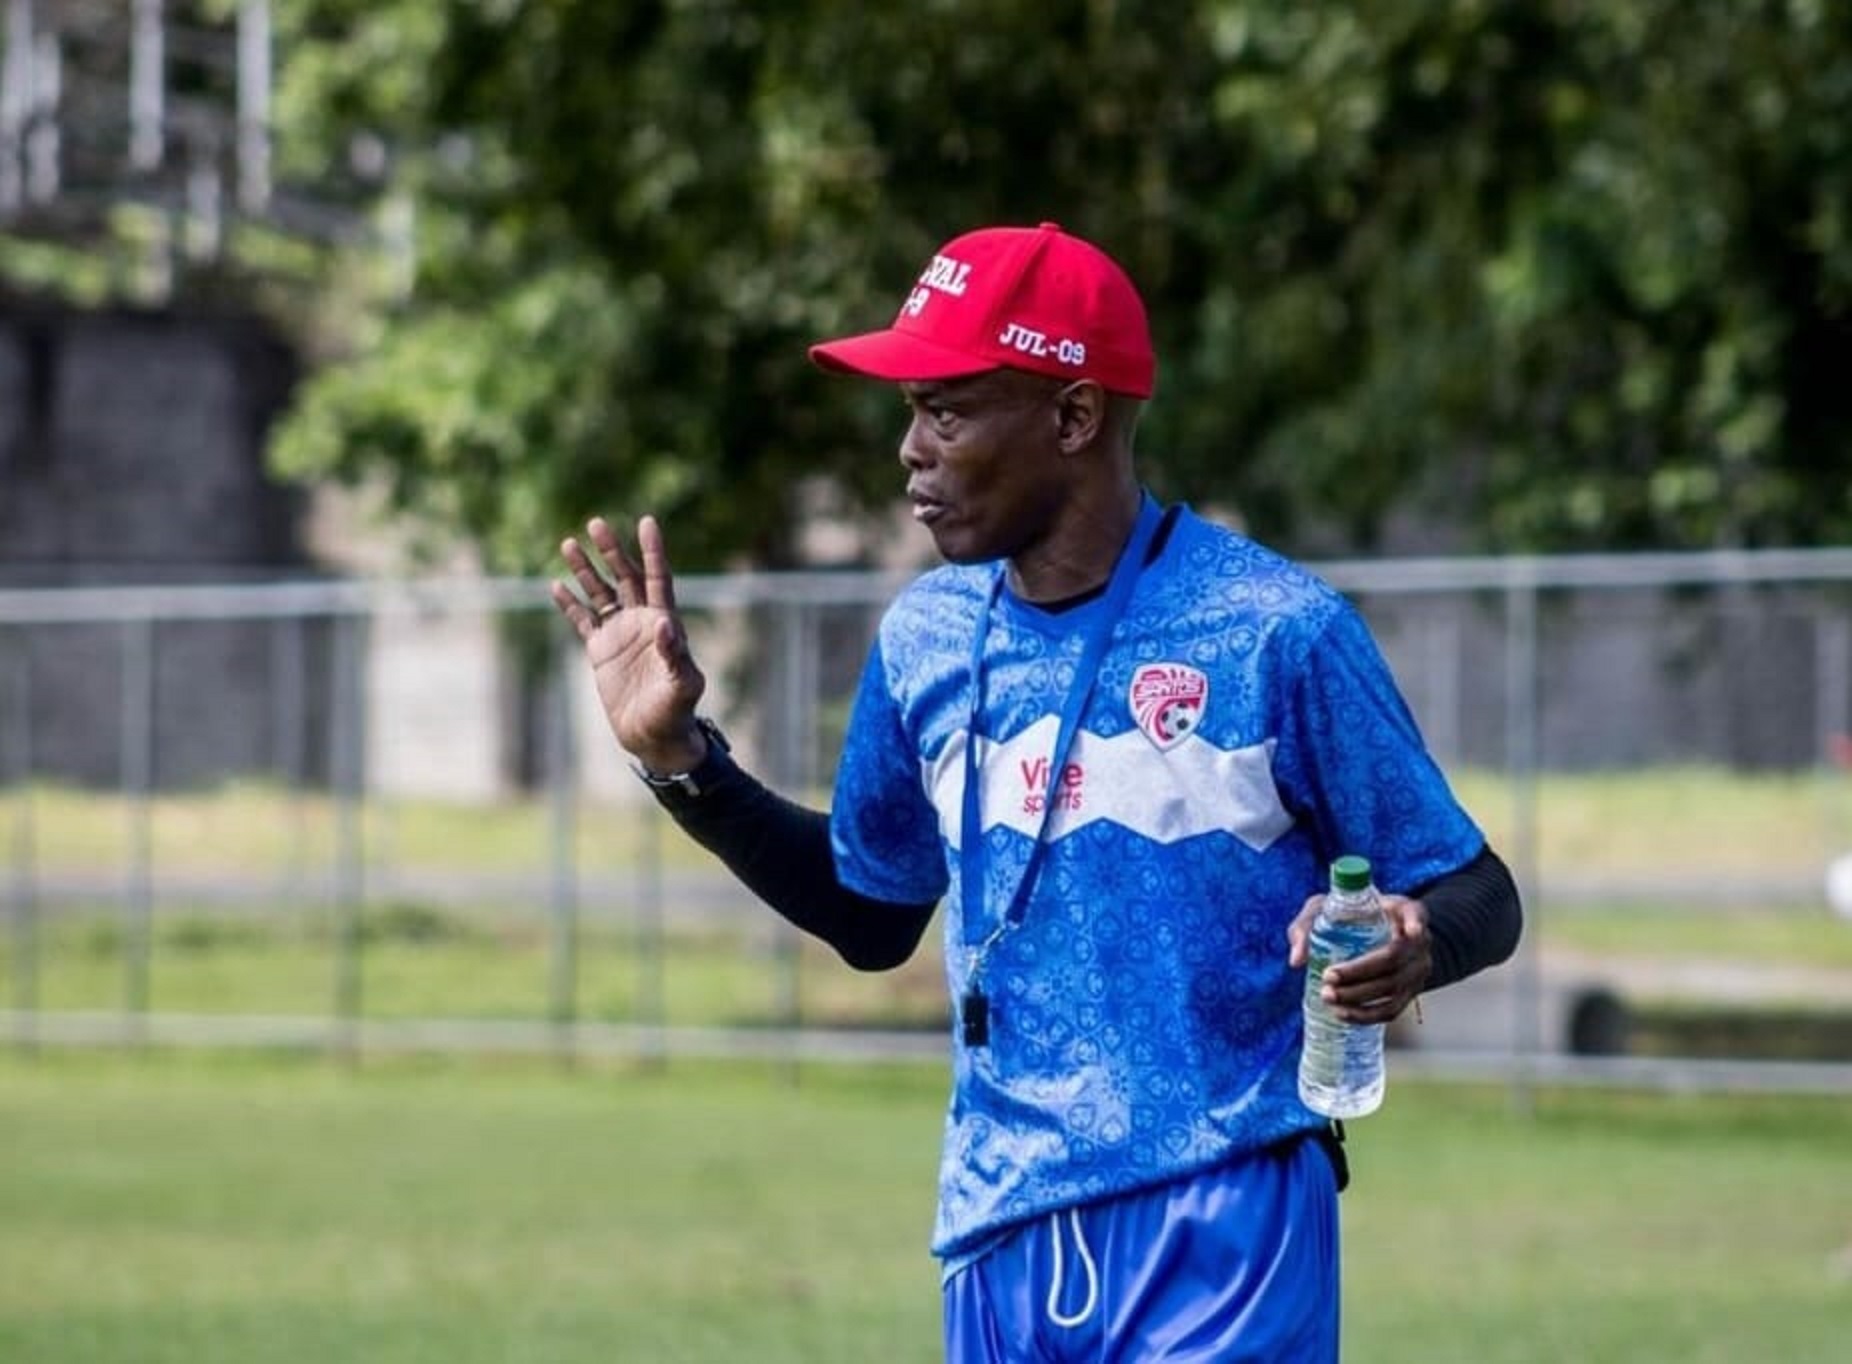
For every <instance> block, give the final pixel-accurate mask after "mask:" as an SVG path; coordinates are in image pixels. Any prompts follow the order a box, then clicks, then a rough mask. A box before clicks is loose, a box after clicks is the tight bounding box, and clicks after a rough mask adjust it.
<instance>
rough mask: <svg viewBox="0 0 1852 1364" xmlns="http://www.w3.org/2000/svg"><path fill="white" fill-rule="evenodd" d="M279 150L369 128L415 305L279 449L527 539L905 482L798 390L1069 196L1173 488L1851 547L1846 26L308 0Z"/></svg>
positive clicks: (1004, 2)
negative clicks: (987, 229)
mask: <svg viewBox="0 0 1852 1364" xmlns="http://www.w3.org/2000/svg"><path fill="white" fill-rule="evenodd" d="M279 46H280V48H281V50H282V53H283V61H282V63H281V69H282V70H283V72H284V75H285V79H286V86H285V90H284V93H283V98H282V100H281V102H280V105H279V118H280V120H281V121H282V124H283V128H282V131H283V133H284V135H285V139H286V141H288V140H290V139H291V138H293V139H294V141H293V144H292V145H297V146H300V147H304V148H306V149H307V151H306V153H305V154H304V155H305V164H306V165H308V166H311V167H312V166H313V164H314V163H315V159H316V158H317V157H323V158H325V157H327V156H329V155H332V154H333V151H332V149H335V148H338V147H340V146H343V145H345V143H346V141H347V140H349V139H351V137H352V136H353V134H354V133H355V132H356V131H359V130H366V131H368V132H371V133H376V134H378V135H380V136H381V137H382V138H383V139H384V142H385V144H386V145H389V146H390V147H392V148H393V149H394V154H395V157H396V165H397V168H398V173H399V174H400V176H401V177H402V179H403V181H404V183H407V184H409V185H412V186H415V188H416V192H417V196H418V201H419V205H420V218H419V221H420V224H421V229H420V239H421V240H420V244H421V251H422V263H421V270H420V277H419V281H418V288H417V291H416V293H415V294H414V296H413V298H412V300H411V301H410V302H409V303H408V304H406V305H404V306H402V307H400V308H398V309H396V310H394V311H390V312H387V313H384V314H379V315H373V314H367V315H364V316H360V317H352V318H349V319H347V320H346V325H345V327H344V328H343V331H342V334H341V340H342V342H343V351H344V354H343V356H342V358H340V359H339V361H338V362H336V363H329V364H327V365H326V366H324V367H323V368H321V370H320V372H319V374H318V375H317V377H316V378H315V379H314V380H313V381H312V382H311V383H310V384H309V385H308V386H307V387H306V388H305V390H304V392H303V395H302V399H301V402H300V404H299V405H298V408H297V410H296V411H295V413H294V414H293V416H292V417H291V419H290V420H289V422H288V423H287V425H286V428H285V430H284V432H283V434H282V437H281V440H280V442H279V445H278V458H279V461H280V463H281V465H282V466H283V467H284V468H286V469H288V470H290V471H293V472H295V473H298V474H301V475H304V476H330V475H332V476H339V477H346V478H354V479H359V478H383V479H384V480H385V481H386V482H387V485H388V486H389V488H390V489H391V491H392V494H393V497H394V499H395V502H396V504H397V505H398V506H400V507H401V508H402V509H404V510H407V511H418V512H424V513H429V514H431V515H433V516H435V517H436V518H438V520H437V524H439V525H441V526H443V527H445V528H448V529H454V530H456V531H459V532H461V533H462V534H464V535H465V536H467V537H468V538H470V539H471V540H473V541H475V542H477V543H479V544H481V545H482V546H484V547H485V549H486V551H487V555H488V558H489V561H490V562H491V564H492V565H495V566H498V567H504V568H510V569H529V568H533V567H536V566H538V565H539V564H540V563H542V562H544V560H545V559H546V558H547V556H548V554H549V552H550V547H551V545H552V544H553V543H554V541H555V540H556V539H557V537H558V535H559V534H560V533H562V532H563V531H564V530H565V529H567V528H569V527H571V526H572V525H574V524H576V523H577V522H578V521H579V520H580V519H582V518H583V516H584V515H586V514H587V513H589V512H591V511H593V510H601V509H637V510H640V509H644V508H649V509H654V510H656V511H658V512H659V513H661V514H663V515H664V516H665V517H666V518H669V519H671V520H672V522H673V524H674V527H675V543H676V548H677V554H678V559H679V560H680V561H681V562H682V563H683V564H684V565H685V566H688V567H712V566H715V565H718V564H720V563H722V562H725V561H727V560H729V559H740V558H743V559H746V560H748V561H751V562H757V563H764V564H780V563H785V562H789V560H790V557H791V555H792V553H793V543H792V537H791V534H790V531H791V527H792V524H793V520H794V518H795V516H796V514H797V513H796V503H797V497H798V490H799V489H800V488H802V487H804V486H807V485H808V484H811V483H814V482H816V481H818V480H822V481H826V482H827V483H829V484H830V485H831V486H834V487H837V488H840V489H842V490H844V491H845V492H846V493H847V494H849V495H850V496H851V497H852V498H853V499H855V500H857V501H859V502H860V503H861V504H862V505H868V506H878V505H883V504H891V502H892V500H893V497H894V495H895V492H896V490H897V487H898V483H899V474H898V471H897V469H896V468H895V466H894V465H893V464H892V463H891V460H892V450H893V448H894V444H895V441H896V439H897V437H898V434H899V428H900V420H901V419H900V414H899V411H898V409H897V407H896V405H895V404H894V403H893V400H892V398H891V395H889V394H887V393H885V392H882V391H880V389H879V386H873V385H857V384H849V383H844V382H843V381H841V380H839V379H828V378H824V377H822V376H819V375H817V374H815V373H813V372H812V371H811V370H810V368H809V366H808V365H807V364H806V363H805V362H804V359H803V353H804V347H805V346H806V345H807V344H808V342H810V341H811V340H814V339H815V338H817V337H819V336H824V335H830V334H834V333H837V332H840V331H843V330H847V329H856V328H861V327H866V326H874V325H879V324H880V323H881V322H882V321H884V320H885V319H886V318H887V317H888V316H889V315H891V313H892V310H893V309H894V307H895V306H896V305H897V302H898V300H899V297H900V295H901V293H902V292H903V291H904V288H905V286H906V284H907V282H908V281H909V279H910V276H911V274H912V272H914V271H915V270H917V268H918V267H919V264H920V262H921V261H922V260H923V259H924V258H925V256H926V255H927V253H929V252H930V250H931V249H932V247H933V246H934V245H935V244H937V243H938V242H940V241H942V240H943V239H945V238H946V237H948V236H950V235H952V234H953V233H955V232H957V231H960V230H962V229H964V228H966V227H969V226H973V225H976V224H978V223H982V222H989V221H1018V222H1035V221H1037V220H1040V219H1045V218H1053V219H1056V220H1059V221H1061V222H1063V223H1064V224H1066V225H1067V226H1069V227H1071V228H1073V229H1074V230H1076V231H1079V232H1082V233H1084V234H1086V235H1089V236H1091V237H1093V238H1095V239H1097V240H1099V241H1101V242H1102V243H1104V244H1105V245H1107V246H1108V247H1109V248H1111V249H1112V250H1113V251H1114V253H1115V254H1117V255H1119V256H1120V257H1121V258H1122V259H1124V260H1125V262H1126V263H1127V265H1128V266H1129V267H1130V268H1131V270H1132V272H1133V274H1134V275H1135V276H1136V277H1137V278H1138V279H1139V281H1140V283H1141V285H1142V286H1143V287H1144V289H1145V292H1146V294H1147V297H1148V299H1149V302H1150V304H1151V308H1152V313H1153V319H1154V323H1155V326H1156V330H1157V333H1158V339H1159V345H1160V355H1161V365H1160V376H1159V393H1158V398H1157V401H1156V402H1155V403H1154V404H1153V407H1152V411H1151V414H1150V417H1149V418H1148V420H1147V422H1146V423H1145V426H1144V428H1143V430H1142V432H1141V445H1142V446H1143V448H1144V452H1145V458H1146V464H1147V470H1148V472H1149V474H1150V477H1151V479H1152V481H1153V482H1154V483H1155V484H1156V485H1157V486H1158V487H1159V489H1160V491H1163V492H1165V493H1167V494H1170V495H1178V496H1186V497H1189V498H1192V499H1194V500H1197V501H1203V502H1213V503H1215V504H1218V505H1221V506H1226V507H1232V508H1234V509H1237V510H1238V511H1239V512H1241V513H1242V514H1243V515H1244V516H1245V517H1246V518H1247V520H1248V521H1249V523H1250V524H1251V525H1252V526H1253V528H1254V529H1255V530H1256V532H1257V533H1259V534H1261V535H1262V536H1263V537H1265V538H1267V539H1269V540H1272V541H1274V542H1276V543H1279V544H1281V545H1283V546H1284V547H1286V548H1289V549H1302V550H1303V549H1307V548H1325V549H1330V548H1346V549H1357V548H1364V547H1368V546H1369V545H1370V544H1372V543H1373V541H1374V540H1375V537H1376V536H1377V535H1378V534H1379V533H1380V531H1381V529H1382V527H1383V525H1384V524H1385V521H1386V519H1387V518H1388V517H1389V516H1390V515H1391V513H1395V512H1400V513H1403V514H1404V515H1406V514H1407V513H1409V512H1410V511H1413V512H1414V513H1416V514H1421V515H1427V516H1430V517H1432V518H1433V519H1435V520H1437V521H1438V522H1441V523H1443V524H1444V525H1447V526H1450V527H1454V528H1456V537H1455V539H1456V542H1457V543H1462V544H1466V545H1471V546H1474V547H1481V548H1488V549H1501V550H1513V549H1551V548H1559V549H1560V548H1584V547H1599V548H1622V547H1628V546H1642V547H1644V546H1654V547H1679V546H1708V545H1718V544H1730V545H1738V544H1740V545H1758V544H1772V543H1802V544H1804V543H1814V542H1821V541H1826V540H1835V539H1842V538H1845V537H1846V536H1847V535H1848V534H1852V492H1849V491H1848V490H1852V386H1848V385H1846V384H1844V383H1843V382H1842V381H1841V376H1842V375H1844V374H1846V373H1848V372H1849V371H1852V363H1849V362H1852V13H1848V11H1847V9H1846V7H1845V6H1834V5H1828V4H1823V3H1819V0H1742V2H1741V3H1735V4H1731V5H1712V6H1672V5H1664V4H1658V3H1651V2H1650V0H1615V3H1612V4H1606V5H1600V6H1595V5H1589V4H1587V3H1585V2H1584V0H1522V2H1520V0H1429V2H1428V3H1419V4H1416V3H1408V4H1377V3H1366V0H1326V3H1321V4H1317V5H1285V4H1279V3H1272V2H1271V0H1037V2H1033V3H1032V2H1031V0H988V2H987V3H977V2H976V0H922V3H920V4H917V5H912V6H881V7H858V6H842V5H834V4H828V3H824V0H787V2H786V3H781V4H777V5H772V4H763V3H757V4H755V3H747V0H629V2H628V3H623V4H613V3H610V2H609V0H500V2H499V3H487V0H483V2H481V3H472V4H466V5H465V4H448V5H444V4H437V3H435V2H434V0H372V2H371V3H362V2H361V0H286V2H285V3H283V4H282V5H281V6H280V9H279Z"/></svg>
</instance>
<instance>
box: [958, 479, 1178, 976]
mask: <svg viewBox="0 0 1852 1364" xmlns="http://www.w3.org/2000/svg"><path fill="white" fill-rule="evenodd" d="M1162 520H1163V509H1162V508H1161V507H1159V505H1158V503H1157V501H1156V500H1155V499H1154V498H1152V497H1151V496H1149V495H1148V494H1147V495H1146V496H1145V497H1144V498H1143V500H1142V501H1141V503H1140V504H1139V509H1138V523H1137V524H1136V525H1135V526H1134V527H1133V528H1132V534H1131V538H1130V539H1128V540H1127V541H1126V545H1125V548H1124V549H1123V550H1121V551H1120V553H1119V561H1118V562H1117V563H1116V564H1114V565H1113V571H1112V578H1111V579H1110V580H1109V581H1108V583H1107V585H1106V597H1105V600H1104V602H1103V603H1102V605H1101V608H1100V614H1099V616H1098V617H1097V618H1096V619H1095V620H1094V622H1093V629H1092V632H1091V633H1090V634H1088V636H1087V640H1086V643H1085V645H1083V646H1082V648H1081V653H1080V662H1079V663H1078V664H1076V665H1075V669H1074V680H1073V681H1072V682H1070V683H1069V684H1068V689H1067V699H1066V700H1065V701H1063V702H1062V704H1061V725H1060V728H1059V729H1058V730H1057V731H1056V734H1055V749H1054V752H1053V754H1052V755H1050V757H1049V761H1048V769H1047V771H1048V790H1047V792H1046V795H1047V799H1045V800H1044V801H1043V802H1042V819H1041V823H1040V824H1038V825H1037V826H1036V831H1035V845H1034V846H1033V847H1032V848H1031V849H1030V850H1029V860H1028V862H1027V863H1026V864H1025V865H1024V867H1023V871H1022V876H1021V878H1020V879H1019V880H1018V881H1017V882H1016V889H1015V891H1014V893H1012V894H1011V896H1010V899H1009V903H1008V904H1007V905H1006V906H1005V907H1004V911H1003V913H1002V915H1000V916H999V917H998V919H997V921H996V924H995V926H994V927H993V928H992V929H991V930H990V931H989V932H988V933H986V932H983V931H982V930H983V926H984V923H985V916H984V914H983V912H982V910H983V905H984V899H985V897H984V861H985V858H984V827H983V824H984V822H983V818H982V813H981V810H980V793H979V790H978V787H979V778H980V772H979V761H978V742H979V737H980V735H979V731H980V730H981V728H982V723H983V710H984V643H985V638H986V636H987V635H988V633H989V628H990V616H991V612H992V611H993V610H995V609H996V605H997V598H998V597H999V596H1000V595H1001V594H1002V591H1003V576H1004V572H1005V568H1004V567H1003V566H1001V565H1000V566H999V567H998V569H997V576H996V577H995V578H994V579H992V581H991V585H990V595H989V597H987V598H986V599H985V602H984V610H983V613H982V614H981V615H980V616H979V617H978V621H977V629H976V631H975V637H974V639H973V640H972V645H971V720H970V723H969V724H967V725H966V726H965V790H964V809H963V812H962V819H961V822H960V837H959V887H960V891H959V894H960V900H961V902H962V903H961V905H960V914H961V915H962V918H963V921H964V940H965V945H966V946H967V947H975V948H976V949H977V959H976V961H975V962H974V964H973V966H972V971H971V977H972V981H973V983H975V982H976V980H977V978H978V976H979V975H980V973H981V972H982V969H983V960H984V957H985V955H986V954H987V953H988V952H989V950H990V948H991V946H992V945H993V944H994V943H995V942H996V941H997V940H998V939H999V938H1001V937H1002V936H1003V935H1004V934H1005V933H1006V932H1008V931H1009V930H1010V929H1012V928H1014V927H1016V925H1018V924H1020V923H1021V922H1022V920H1023V916H1024V915H1025V914H1026V913H1027V912H1028V906H1029V892H1030V890H1031V888H1032V887H1033V886H1034V884H1035V878H1036V874H1037V873H1038V872H1039V871H1040V870H1041V866H1042V855H1043V853H1044V852H1046V851H1047V848H1048V839H1047V834H1048V821H1049V818H1050V817H1051V816H1052V815H1053V813H1054V809H1055V806H1056V805H1057V804H1058V803H1059V802H1058V801H1057V800H1056V799H1055V795H1056V788H1057V787H1058V786H1059V784H1060V782H1061V772H1062V769H1063V768H1065V767H1066V766H1067V755H1068V750H1069V749H1070V748H1072V747H1073V744H1074V735H1075V733H1076V731H1078V730H1079V728H1080V717H1081V712H1083V711H1084V710H1086V708H1087V701H1088V699H1089V698H1090V697H1091V696H1092V695H1093V684H1094V682H1095V681H1096V680H1098V677H1099V672H1100V665H1101V664H1102V663H1104V662H1105V661H1106V650H1107V647H1108V646H1109V645H1110V644H1111V643H1112V633H1113V627H1114V626H1115V625H1117V624H1118V622H1119V618H1120V616H1122V615H1123V614H1124V613H1125V607H1126V603H1127V602H1129V601H1130V600H1131V597H1132V589H1133V588H1134V587H1136V586H1137V584H1138V575H1139V573H1140V572H1141V571H1142V570H1143V568H1144V566H1145V556H1146V555H1147V554H1148V553H1149V552H1150V550H1151V542H1152V540H1153V538H1155V536H1156V535H1157V530H1158V525H1159V523H1160V522H1161V521H1162Z"/></svg>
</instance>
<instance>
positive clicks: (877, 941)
mask: <svg viewBox="0 0 1852 1364" xmlns="http://www.w3.org/2000/svg"><path fill="white" fill-rule="evenodd" d="M694 776H695V779H696V781H697V782H698V784H699V785H700V788H701V794H700V795H698V796H690V795H688V794H687V793H686V792H684V791H681V790H679V789H677V788H674V787H665V788H658V789H657V791H656V798H657V800H658V802H660V804H661V805H662V807H663V808H664V809H665V810H667V811H668V812H669V814H670V815H671V816H673V817H674V819H675V822H676V823H677V824H679V825H681V827H682V828H683V829H685V830H686V831H687V832H688V834H689V836H690V837H691V838H693V839H694V840H695V842H697V843H699V844H700V845H701V846H702V847H704V848H706V849H707V850H708V851H709V852H711V853H713V854H714V855H715V856H716V857H718V858H719V859H720V860H721V861H722V862H724V863H726V865H727V868H728V869H729V870H730V871H731V872H732V873H733V874H734V875H735V876H737V877H738V878H739V879H740V881H741V883H742V884H743V885H745V887H746V888H747V889H748V890H750V891H751V892H752V893H753V894H754V895H757V896H758V897H759V898H760V899H761V900H763V901H765V903H766V904H768V905H770V906H771V907H772V908H773V909H775V910H777V911H778V913H779V914H781V915H783V916H784V917H785V918H786V919H788V920H790V922H791V923H793V924H795V925H796V926H797V927H798V928H801V929H803V930H804V932H806V933H809V934H811V935H812V936H813V937H817V938H821V939H822V940H823V941H824V942H826V943H828V944H829V945H830V946H831V947H833V948H835V949H836V951H837V953H838V954H839V955H840V956H841V957H842V959H843V960H844V961H846V962H848V963H849V965H851V966H853V967H855V968H856V969H857V970H860V971H886V970H890V969H892V968H893V967H896V966H899V965H900V964H901V963H902V962H904V961H905V960H906V959H907V958H908V957H910V956H912V955H913V950H914V948H916V947H918V946H919V941H920V935H921V934H922V933H924V932H925V931H926V925H927V923H928V922H929V921H930V920H931V918H932V912H933V909H934V905H933V903H930V902H929V903H926V904H918V905H898V904H893V903H890V902H889V901H886V900H875V899H871V898H869V897H868V896H866V895H860V894H857V893H856V892H855V891H853V890H850V889H849V888H848V887H846V886H844V885H843V884H842V882H841V881H840V880H838V879H837V876H836V859H835V857H834V856H833V855H832V853H831V851H830V828H829V816H828V815H826V814H824V813H822V812H821V811H818V810H807V809H805V808H804V807H803V806H801V805H797V804H794V803H793V802H791V801H789V800H786V799H785V798H784V797H783V796H780V795H779V794H777V792H775V791H772V790H771V789H770V788H768V787H767V786H766V785H765V784H764V783H762V782H761V781H759V780H758V778H756V777H754V776H752V775H751V774H750V773H748V772H746V771H745V770H743V769H742V768H741V767H740V766H739V765H738V764H736V763H735V762H734V761H733V760H732V758H730V757H728V756H727V755H726V754H725V753H724V752H722V751H721V750H720V749H719V748H718V747H717V746H713V745H710V746H709V748H708V756H707V758H706V759H705V760H704V761H703V762H702V763H701V765H700V767H699V768H697V769H696V771H695V773H694Z"/></svg>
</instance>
